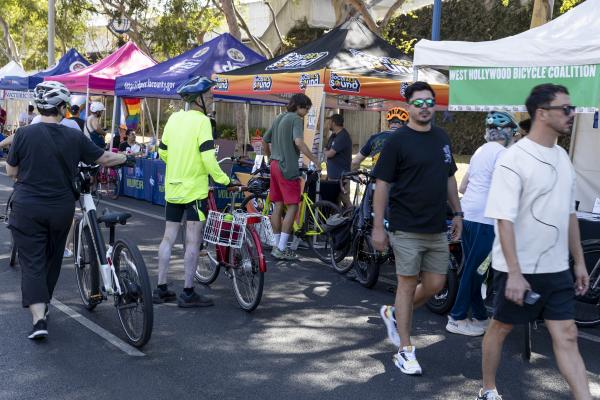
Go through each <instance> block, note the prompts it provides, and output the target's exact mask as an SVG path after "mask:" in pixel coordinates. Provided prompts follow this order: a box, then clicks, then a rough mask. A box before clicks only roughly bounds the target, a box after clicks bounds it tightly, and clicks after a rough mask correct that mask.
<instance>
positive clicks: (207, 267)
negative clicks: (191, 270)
mask: <svg viewBox="0 0 600 400" xmlns="http://www.w3.org/2000/svg"><path fill="white" fill-rule="evenodd" d="M221 251H223V250H221ZM205 253H206V254H205ZM220 270H221V267H220V265H219V261H218V257H217V246H216V245H214V244H212V243H207V242H203V243H202V244H201V245H200V255H199V256H198V266H197V267H196V273H195V278H196V280H197V281H198V282H200V283H201V284H203V285H210V284H211V283H213V282H214V281H215V280H216V279H217V277H218V276H219V271H220Z"/></svg>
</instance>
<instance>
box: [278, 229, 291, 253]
mask: <svg viewBox="0 0 600 400" xmlns="http://www.w3.org/2000/svg"><path fill="white" fill-rule="evenodd" d="M289 237H290V234H289V233H283V232H281V236H280V237H279V246H277V248H278V249H279V250H281V251H284V250H285V248H286V246H287V242H288V239H289Z"/></svg>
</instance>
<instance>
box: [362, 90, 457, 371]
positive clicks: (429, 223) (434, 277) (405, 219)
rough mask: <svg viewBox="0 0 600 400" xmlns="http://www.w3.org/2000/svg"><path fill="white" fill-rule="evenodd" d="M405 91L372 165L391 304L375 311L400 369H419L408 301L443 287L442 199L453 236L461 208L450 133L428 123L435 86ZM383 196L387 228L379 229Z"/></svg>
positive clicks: (377, 238)
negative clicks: (401, 118)
mask: <svg viewBox="0 0 600 400" xmlns="http://www.w3.org/2000/svg"><path fill="white" fill-rule="evenodd" d="M405 96H406V101H407V103H408V105H409V107H408V113H409V115H410V119H409V122H408V124H407V125H406V126H404V127H402V128H400V129H399V130H398V131H396V133H395V134H394V135H392V136H390V138H389V139H388V140H387V141H386V143H385V147H384V148H383V150H382V152H381V155H380V156H379V160H378V162H377V165H376V167H375V169H374V170H373V175H374V176H375V177H376V178H377V182H376V188H375V195H374V199H373V209H374V211H375V217H374V221H373V233H372V240H373V247H374V248H375V249H376V250H380V251H384V250H387V248H388V243H391V246H392V249H393V251H394V256H395V260H396V275H397V278H398V288H397V290H396V301H395V310H394V307H391V306H382V307H381V310H380V313H381V316H382V318H383V320H384V322H385V324H386V327H387V329H388V336H389V337H390V340H392V342H394V343H395V344H396V345H398V347H399V349H398V353H397V354H395V355H394V363H395V364H396V366H397V367H398V368H399V369H400V370H401V371H402V372H403V373H405V374H409V375H420V374H421V373H422V370H421V366H420V365H419V363H418V361H417V359H416V356H415V348H414V346H412V344H411V341H410V330H411V325H412V312H413V308H416V307H419V306H421V305H423V304H425V303H426V302H427V300H428V299H429V298H430V297H432V296H433V295H435V294H436V293H438V292H439V291H440V290H442V289H443V287H444V284H445V282H446V272H447V268H448V258H449V253H448V241H447V237H446V231H447V225H446V210H447V208H446V207H447V203H449V204H450V206H451V207H452V209H453V210H454V218H453V220H452V234H453V239H454V240H457V239H459V238H460V235H461V231H462V219H461V218H462V212H461V211H460V210H461V209H460V203H459V201H458V189H457V185H456V179H455V178H454V173H455V172H456V164H455V163H454V158H453V157H452V150H451V146H450V139H449V138H448V135H447V134H446V132H444V130H442V129H440V128H436V127H432V125H431V121H432V119H433V113H434V106H435V93H434V91H433V89H432V88H431V86H429V85H428V84H427V83H425V82H415V83H413V84H412V85H410V86H409V87H408V88H407V89H406V92H405ZM388 199H389V206H390V209H389V228H388V231H389V232H385V229H384V212H385V209H386V207H387V205H388ZM388 238H389V240H388ZM419 276H420V278H421V282H420V283H419ZM394 314H395V315H394Z"/></svg>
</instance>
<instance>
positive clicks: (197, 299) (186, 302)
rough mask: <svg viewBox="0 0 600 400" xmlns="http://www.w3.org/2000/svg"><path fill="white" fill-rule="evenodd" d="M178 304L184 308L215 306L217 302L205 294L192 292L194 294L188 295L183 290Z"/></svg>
mask: <svg viewBox="0 0 600 400" xmlns="http://www.w3.org/2000/svg"><path fill="white" fill-rule="evenodd" d="M177 305H178V306H179V307H183V308H191V307H209V306H214V305H215V303H214V301H212V299H211V298H210V297H207V296H205V295H203V294H198V293H196V292H192V294H190V295H188V294H186V293H185V292H182V293H181V294H180V295H179V297H178V298H177Z"/></svg>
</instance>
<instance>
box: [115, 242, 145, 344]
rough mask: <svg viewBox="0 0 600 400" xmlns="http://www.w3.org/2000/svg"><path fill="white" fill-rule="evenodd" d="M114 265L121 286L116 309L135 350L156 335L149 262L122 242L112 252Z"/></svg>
mask: <svg viewBox="0 0 600 400" xmlns="http://www.w3.org/2000/svg"><path fill="white" fill-rule="evenodd" d="M112 260H113V266H114V268H115V273H116V275H117V278H118V279H119V285H120V286H121V292H122V294H121V295H118V296H116V298H115V307H116V308H117V314H118V315H119V320H120V321H121V326H122V327H123V331H125V334H126V335H127V341H128V342H129V343H131V344H132V345H133V346H135V347H142V346H143V345H145V344H146V343H147V342H148V340H150V336H152V326H153V323H154V313H153V308H152V289H151V287H150V278H149V277H148V271H147V269H146V263H145V262H144V258H143V257H142V254H141V253H140V251H139V250H138V248H137V246H135V245H133V244H132V243H131V242H129V241H128V240H127V239H118V240H117V241H116V242H115V246H114V248H113V253H112Z"/></svg>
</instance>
